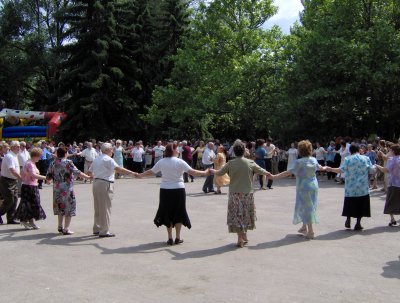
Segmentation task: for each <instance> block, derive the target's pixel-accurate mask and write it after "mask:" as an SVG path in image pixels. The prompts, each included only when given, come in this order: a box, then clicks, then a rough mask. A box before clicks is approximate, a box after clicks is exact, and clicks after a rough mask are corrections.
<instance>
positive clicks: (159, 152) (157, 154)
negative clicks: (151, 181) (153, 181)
mask: <svg viewBox="0 0 400 303" xmlns="http://www.w3.org/2000/svg"><path fill="white" fill-rule="evenodd" d="M153 151H154V165H156V163H157V162H158V161H160V160H161V159H162V158H163V157H164V152H165V146H162V144H161V141H157V145H156V146H154V148H153ZM156 177H158V178H160V177H161V172H159V173H157V174H156Z"/></svg>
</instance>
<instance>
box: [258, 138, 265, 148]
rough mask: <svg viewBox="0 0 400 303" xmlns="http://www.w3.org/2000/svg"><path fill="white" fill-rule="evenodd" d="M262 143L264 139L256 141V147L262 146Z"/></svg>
mask: <svg viewBox="0 0 400 303" xmlns="http://www.w3.org/2000/svg"><path fill="white" fill-rule="evenodd" d="M264 143H265V140H264V139H257V141H256V146H257V147H258V146H262V145H264Z"/></svg>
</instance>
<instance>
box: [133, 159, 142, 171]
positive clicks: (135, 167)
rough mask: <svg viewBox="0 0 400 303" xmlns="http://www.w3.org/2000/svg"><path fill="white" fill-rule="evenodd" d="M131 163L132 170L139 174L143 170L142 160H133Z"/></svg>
mask: <svg viewBox="0 0 400 303" xmlns="http://www.w3.org/2000/svg"><path fill="white" fill-rule="evenodd" d="M132 164H133V166H132V170H133V171H134V172H135V173H139V174H141V173H142V172H143V162H136V161H133V163H132Z"/></svg>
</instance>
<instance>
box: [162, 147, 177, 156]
mask: <svg viewBox="0 0 400 303" xmlns="http://www.w3.org/2000/svg"><path fill="white" fill-rule="evenodd" d="M177 148H178V145H177V144H176V143H168V144H167V146H166V147H165V152H164V157H165V158H171V157H172V156H173V155H174V150H176V149H177Z"/></svg>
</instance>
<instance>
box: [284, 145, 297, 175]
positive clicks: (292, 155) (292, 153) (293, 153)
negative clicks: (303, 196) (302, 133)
mask: <svg viewBox="0 0 400 303" xmlns="http://www.w3.org/2000/svg"><path fill="white" fill-rule="evenodd" d="M287 154H288V164H287V169H286V170H290V169H291V168H292V167H293V165H294V162H295V161H296V160H297V158H298V156H299V152H298V151H297V148H296V144H295V143H292V144H290V148H289V150H288V151H287ZM291 178H293V175H292V176H291Z"/></svg>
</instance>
